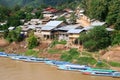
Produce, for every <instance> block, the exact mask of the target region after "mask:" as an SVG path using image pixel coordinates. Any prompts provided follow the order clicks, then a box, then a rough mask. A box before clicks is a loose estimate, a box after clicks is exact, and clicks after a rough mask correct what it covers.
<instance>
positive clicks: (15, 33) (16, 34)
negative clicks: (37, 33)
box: [4, 27, 23, 42]
mask: <svg viewBox="0 0 120 80" xmlns="http://www.w3.org/2000/svg"><path fill="white" fill-rule="evenodd" d="M20 32H21V28H20V27H17V28H16V29H15V30H11V31H5V32H4V38H5V39H7V40H8V41H9V42H13V41H15V42H19V41H22V40H23V36H21V35H20Z"/></svg>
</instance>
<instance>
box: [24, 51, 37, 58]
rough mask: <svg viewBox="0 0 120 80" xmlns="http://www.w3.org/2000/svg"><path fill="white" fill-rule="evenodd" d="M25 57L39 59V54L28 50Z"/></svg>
mask: <svg viewBox="0 0 120 80" xmlns="http://www.w3.org/2000/svg"><path fill="white" fill-rule="evenodd" d="M24 55H26V56H34V57H38V52H37V51H35V50H32V49H29V50H27V51H26V52H25V53H24Z"/></svg>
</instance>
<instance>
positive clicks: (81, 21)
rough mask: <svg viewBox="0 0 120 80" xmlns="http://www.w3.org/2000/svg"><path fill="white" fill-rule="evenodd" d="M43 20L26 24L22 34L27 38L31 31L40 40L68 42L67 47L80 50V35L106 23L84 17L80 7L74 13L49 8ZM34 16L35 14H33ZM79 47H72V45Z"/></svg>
mask: <svg viewBox="0 0 120 80" xmlns="http://www.w3.org/2000/svg"><path fill="white" fill-rule="evenodd" d="M42 13H43V17H44V18H43V19H31V20H30V21H28V22H25V23H24V25H21V26H19V27H21V28H22V32H21V33H22V34H25V35H26V36H27V33H28V32H29V31H30V30H33V31H34V35H35V36H36V37H37V38H39V39H40V40H42V41H44V40H47V41H49V42H51V41H52V40H54V39H57V40H59V41H60V40H65V41H67V44H66V46H67V47H72V48H73V47H75V48H79V47H80V43H79V41H77V39H78V37H79V36H80V33H82V32H87V31H89V30H90V29H92V28H94V27H95V26H102V25H105V24H106V23H105V22H100V21H98V20H91V19H90V18H88V17H87V16H85V15H84V9H80V8H79V7H78V8H77V9H76V10H75V11H73V10H71V9H67V8H66V9H64V10H63V11H58V10H57V9H55V8H52V7H48V8H46V9H44V10H43V12H42ZM73 13H74V16H73V17H74V18H75V19H71V15H72V14H73ZM32 14H34V13H32ZM60 17H65V19H66V22H65V21H62V20H58V18H60ZM23 21H24V20H23ZM14 29H15V27H9V28H8V30H14ZM106 30H107V31H114V29H112V28H106ZM75 44H76V45H78V46H72V45H75Z"/></svg>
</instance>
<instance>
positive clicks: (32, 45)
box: [27, 33, 38, 49]
mask: <svg viewBox="0 0 120 80" xmlns="http://www.w3.org/2000/svg"><path fill="white" fill-rule="evenodd" d="M27 42H28V48H29V49H33V48H35V47H36V46H37V45H38V41H37V38H36V37H35V36H34V34H33V33H31V34H30V36H29V37H28V38H27Z"/></svg>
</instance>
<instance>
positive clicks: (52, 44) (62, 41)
mask: <svg viewBox="0 0 120 80" xmlns="http://www.w3.org/2000/svg"><path fill="white" fill-rule="evenodd" d="M66 43H67V41H65V40H61V41H58V40H54V41H53V42H52V43H51V47H54V46H55V45H56V44H63V45H65V44H66Z"/></svg>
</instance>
